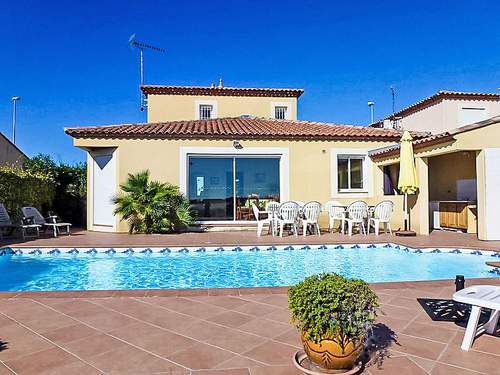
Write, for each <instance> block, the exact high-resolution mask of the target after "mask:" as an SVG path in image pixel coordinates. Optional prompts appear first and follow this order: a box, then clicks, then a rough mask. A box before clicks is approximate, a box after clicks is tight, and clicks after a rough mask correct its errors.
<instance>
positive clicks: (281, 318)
mask: <svg viewBox="0 0 500 375" xmlns="http://www.w3.org/2000/svg"><path fill="white" fill-rule="evenodd" d="M263 318H265V319H267V320H273V321H275V322H279V323H284V324H289V323H290V319H291V315H290V311H289V310H288V309H280V308H275V309H274V311H272V312H270V313H268V314H266V315H264V316H263Z"/></svg>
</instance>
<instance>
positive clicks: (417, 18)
mask: <svg viewBox="0 0 500 375" xmlns="http://www.w3.org/2000/svg"><path fill="white" fill-rule="evenodd" d="M498 14H500V2H498V1H476V2H471V1H459V0H455V1H435V0H434V1H418V2H409V1H383V2H378V1H367V2H364V1H356V2H353V1H344V2H340V1H337V2H334V1H324V2H321V1H300V2H298V1H297V2H296V1H291V0H290V1H283V2H278V1H272V2H271V1H255V0H253V1H217V0H212V1H187V0H185V1H147V2H141V1H120V2H118V1H103V0H101V1H95V2H93V1H79V2H77V1H66V2H58V1H50V2H49V1H42V0H39V1H22V0H19V1H9V2H3V4H2V11H1V12H0V35H1V47H0V48H1V49H2V53H1V56H2V58H1V59H0V64H1V69H0V131H1V132H3V133H4V134H6V135H7V136H8V137H10V136H11V116H12V108H11V100H10V98H11V97H12V96H13V95H19V96H21V97H22V99H21V102H20V103H19V107H18V130H17V140H18V145H19V146H20V147H21V148H22V149H23V150H24V151H25V152H26V153H27V154H28V155H34V154H37V153H40V152H41V153H48V154H51V155H52V156H54V157H55V159H56V160H61V161H67V162H73V161H81V160H84V153H83V151H80V150H78V149H76V148H74V147H73V146H72V141H71V139H70V138H69V137H68V136H66V135H65V134H64V132H63V128H64V127H66V126H74V125H93V124H115V123H123V122H137V121H145V114H144V113H141V112H140V111H139V109H138V97H139V94H138V80H139V74H138V55H137V53H136V52H134V51H132V50H131V49H130V48H129V47H128V45H127V40H128V38H129V36H130V35H131V34H132V33H137V35H138V38H139V39H141V40H144V41H146V42H149V43H151V44H155V45H159V46H161V47H164V48H166V49H167V53H166V54H164V55H160V54H154V53H148V54H147V55H146V83H150V84H178V85H209V84H210V83H211V82H215V81H217V80H218V78H219V77H223V79H224V83H225V85H228V86H250V87H261V86H263V87H301V88H304V89H305V94H304V95H303V96H302V97H301V99H300V102H299V103H300V104H299V118H300V119H306V120H318V121H332V122H340V123H354V124H366V123H367V122H368V121H369V111H368V107H367V105H366V103H367V101H368V100H373V101H375V102H376V105H375V117H382V116H383V115H385V114H387V113H389V112H390V111H391V98H390V93H389V86H390V85H391V84H392V85H394V86H395V87H396V89H397V92H398V95H397V100H396V108H401V107H404V106H406V105H408V104H411V103H412V102H414V101H417V100H419V99H422V98H423V97H425V96H428V95H431V94H433V93H434V92H436V91H438V90H441V89H447V90H459V91H486V92H496V91H497V88H499V87H500V48H498V46H499V45H500V31H499V28H498V17H497V16H498Z"/></svg>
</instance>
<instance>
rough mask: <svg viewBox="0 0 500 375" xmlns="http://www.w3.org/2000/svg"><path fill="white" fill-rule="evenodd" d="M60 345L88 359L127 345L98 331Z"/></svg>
mask: <svg viewBox="0 0 500 375" xmlns="http://www.w3.org/2000/svg"><path fill="white" fill-rule="evenodd" d="M61 346H62V347H64V348H65V349H66V350H68V351H70V352H71V353H74V354H76V355H77V356H78V357H80V358H82V359H84V360H88V359H89V358H91V357H94V356H96V355H100V354H102V353H106V352H109V351H111V350H116V349H118V348H122V347H124V346H127V345H126V344H125V343H124V342H122V341H120V340H117V339H115V338H113V337H111V336H109V335H106V334H103V333H98V334H96V335H92V336H88V337H85V338H83V339H80V340H75V341H71V342H69V343H65V344H63V345H61Z"/></svg>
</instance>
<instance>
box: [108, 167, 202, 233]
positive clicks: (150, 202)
mask: <svg viewBox="0 0 500 375" xmlns="http://www.w3.org/2000/svg"><path fill="white" fill-rule="evenodd" d="M120 189H121V190H122V192H121V193H119V194H118V195H116V196H115V197H114V198H113V203H114V204H115V205H116V208H115V211H114V214H115V215H121V216H122V218H123V220H127V222H128V226H129V232H130V233H134V232H137V233H168V232H173V231H179V230H180V229H182V228H185V227H187V226H188V225H190V224H191V223H192V222H193V215H192V212H191V210H190V207H189V201H188V200H187V198H186V197H185V196H184V195H183V194H181V193H180V192H179V188H178V187H177V186H175V185H172V184H168V183H162V182H158V181H150V180H149V171H148V170H145V171H142V172H138V173H136V174H129V175H128V179H127V182H125V183H124V184H122V185H120Z"/></svg>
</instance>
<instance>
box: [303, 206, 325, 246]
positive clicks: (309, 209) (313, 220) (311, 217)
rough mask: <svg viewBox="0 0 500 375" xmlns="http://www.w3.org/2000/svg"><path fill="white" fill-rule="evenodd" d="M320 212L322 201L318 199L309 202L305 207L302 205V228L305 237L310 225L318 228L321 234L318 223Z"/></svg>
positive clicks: (318, 232)
mask: <svg viewBox="0 0 500 375" xmlns="http://www.w3.org/2000/svg"><path fill="white" fill-rule="evenodd" d="M320 212H321V203H319V202H316V201H311V202H307V203H306V204H305V205H304V207H302V228H303V232H304V234H303V235H304V237H305V236H306V234H307V228H308V226H309V225H312V226H313V227H314V228H315V229H316V233H317V234H318V236H319V235H321V232H320V229H319V223H318V220H319V214H320Z"/></svg>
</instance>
